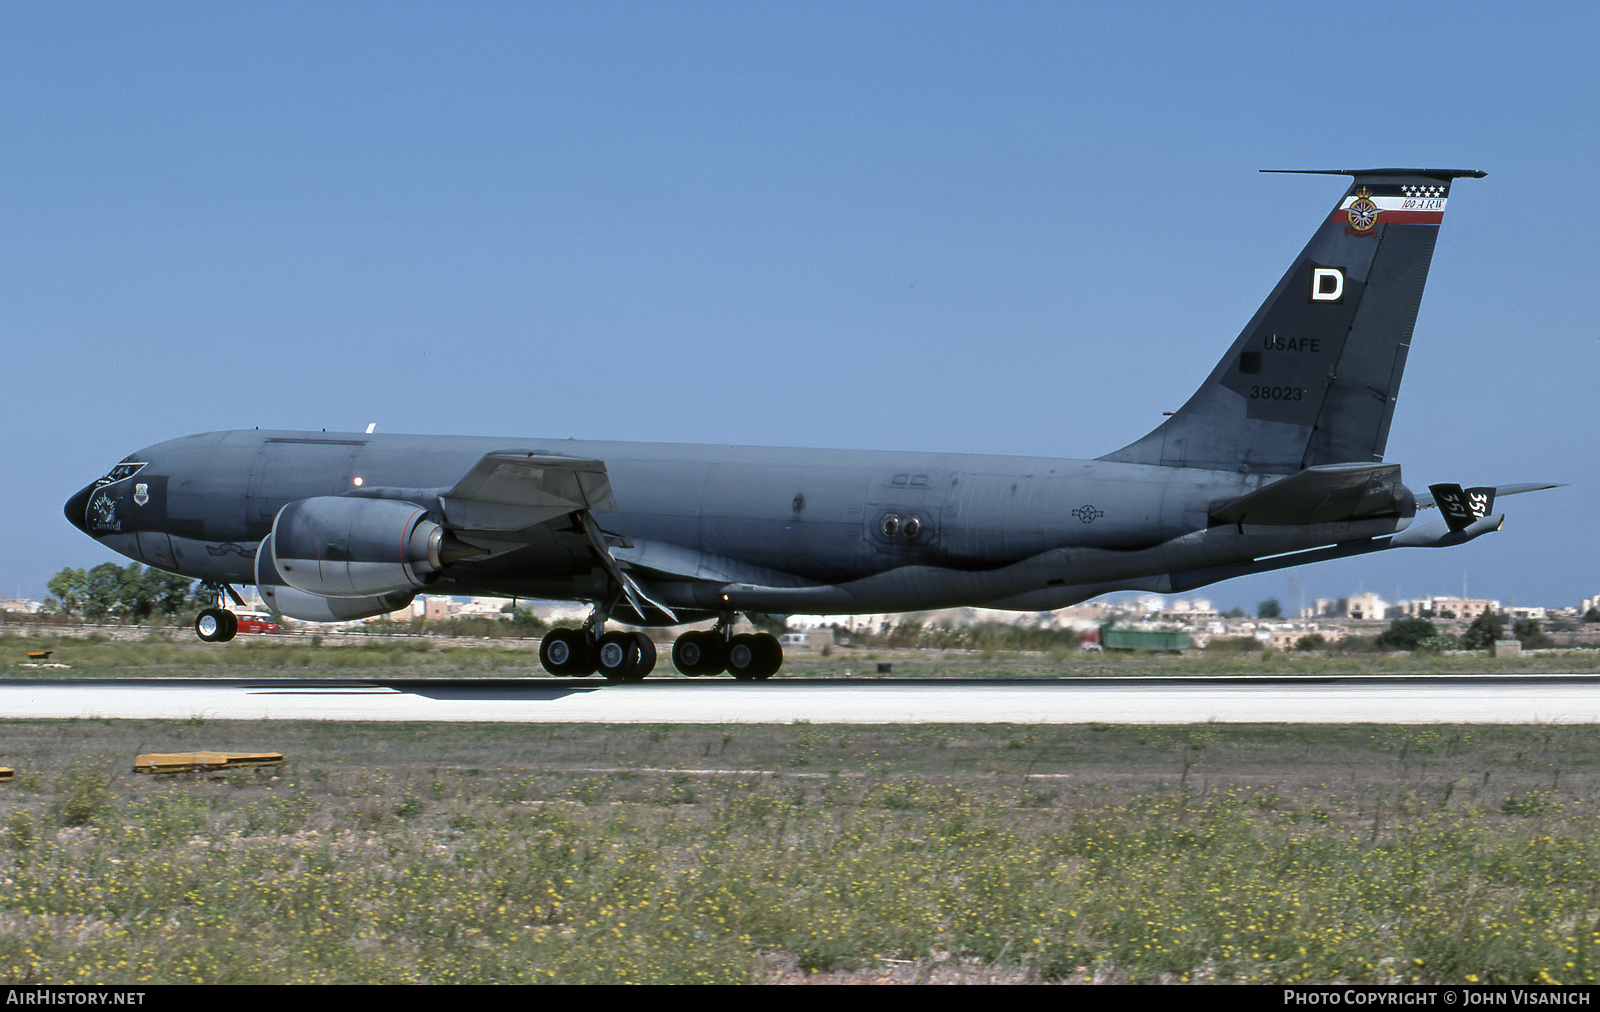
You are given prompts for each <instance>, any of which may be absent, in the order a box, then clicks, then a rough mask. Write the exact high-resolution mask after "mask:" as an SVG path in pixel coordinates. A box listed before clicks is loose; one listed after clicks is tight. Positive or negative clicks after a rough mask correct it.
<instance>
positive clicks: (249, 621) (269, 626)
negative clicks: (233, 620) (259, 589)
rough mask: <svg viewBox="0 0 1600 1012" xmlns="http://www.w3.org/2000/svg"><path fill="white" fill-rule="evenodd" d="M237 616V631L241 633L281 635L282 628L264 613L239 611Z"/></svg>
mask: <svg viewBox="0 0 1600 1012" xmlns="http://www.w3.org/2000/svg"><path fill="white" fill-rule="evenodd" d="M238 615H239V631H240V632H242V633H281V632H283V626H281V625H279V624H278V623H276V622H274V621H273V620H272V616H271V615H269V614H267V613H266V612H264V611H241V612H239V613H238Z"/></svg>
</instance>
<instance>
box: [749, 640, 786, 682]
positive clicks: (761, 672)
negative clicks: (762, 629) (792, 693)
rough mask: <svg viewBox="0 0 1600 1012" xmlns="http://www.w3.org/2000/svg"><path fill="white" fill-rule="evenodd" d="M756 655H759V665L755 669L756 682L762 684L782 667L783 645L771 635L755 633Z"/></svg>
mask: <svg viewBox="0 0 1600 1012" xmlns="http://www.w3.org/2000/svg"><path fill="white" fill-rule="evenodd" d="M754 638H755V641H756V648H757V653H758V654H759V655H760V659H761V664H760V666H759V667H757V668H756V674H755V677H756V680H757V681H760V682H764V681H766V680H767V679H769V678H771V677H772V676H773V675H775V674H777V673H778V669H779V668H781V667H783V644H782V643H779V642H778V637H776V636H774V635H772V634H771V633H757V634H756V635H755V637H754Z"/></svg>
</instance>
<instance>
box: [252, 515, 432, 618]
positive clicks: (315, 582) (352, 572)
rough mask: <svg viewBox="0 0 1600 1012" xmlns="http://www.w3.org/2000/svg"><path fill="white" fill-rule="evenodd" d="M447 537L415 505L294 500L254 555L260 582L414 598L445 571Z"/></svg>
mask: <svg viewBox="0 0 1600 1012" xmlns="http://www.w3.org/2000/svg"><path fill="white" fill-rule="evenodd" d="M444 537H445V532H444V528H443V527H441V526H440V525H439V524H438V523H436V522H435V521H433V520H430V519H428V511H427V510H425V509H423V508H422V507H420V506H418V505H416V504H415V503H409V502H400V501H397V500H394V499H346V498H342V497H338V496H318V497H316V498H312V499H297V500H295V501H294V502H291V503H289V504H288V505H287V506H285V507H284V508H283V509H281V510H279V511H278V516H277V519H275V520H274V521H273V522H272V533H271V535H269V536H268V537H267V538H266V540H265V541H263V542H262V548H263V549H265V551H258V552H257V553H256V566H257V570H258V572H257V576H258V580H257V583H258V584H266V585H268V586H271V585H274V584H277V585H287V586H289V587H291V588H293V589H295V590H299V591H303V592H305V593H307V594H312V595H315V596H317V597H324V598H374V599H375V598H381V597H385V596H388V595H411V594H415V593H416V592H417V591H418V590H420V589H421V588H422V586H423V584H424V583H425V582H426V578H427V577H428V576H429V575H430V574H433V573H437V572H438V571H439V570H441V569H443V568H444V560H442V559H441V558H440V549H441V548H442V547H443V545H444ZM262 555H268V556H270V558H269V559H266V560H263V559H262V558H261V556H262ZM264 562H271V564H272V566H273V568H274V570H275V571H276V572H275V574H272V573H265V572H261V571H260V570H261V568H262V566H263V563H264ZM273 575H276V576H277V577H278V579H272V578H271V577H272V576H273ZM263 577H264V578H265V579H261V578H263ZM385 610H393V608H392V607H391V608H387V609H385ZM284 614H288V612H284Z"/></svg>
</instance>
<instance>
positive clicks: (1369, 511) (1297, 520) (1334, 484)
mask: <svg viewBox="0 0 1600 1012" xmlns="http://www.w3.org/2000/svg"><path fill="white" fill-rule="evenodd" d="M1404 489H1405V486H1403V485H1401V484H1400V465H1399V464H1323V465H1320V466H1317V467H1308V468H1305V469H1304V470H1302V471H1297V472H1296V473H1294V474H1291V475H1289V477H1287V478H1284V479H1282V480H1281V481H1275V482H1273V483H1272V484H1270V485H1264V486H1262V487H1261V488H1258V489H1256V490H1255V491H1254V492H1251V493H1250V494H1249V495H1246V496H1243V497H1241V498H1239V499H1235V500H1234V501H1232V502H1230V503H1228V504H1227V505H1225V506H1222V507H1221V508H1219V509H1215V510H1212V511H1211V522H1212V523H1213V524H1269V525H1279V526H1283V525H1293V524H1328V523H1339V522H1341V521H1344V520H1354V519H1356V518H1358V517H1376V516H1389V515H1398V514H1399V513H1400V512H1401V507H1402V505H1403V504H1404V498H1405V491H1404Z"/></svg>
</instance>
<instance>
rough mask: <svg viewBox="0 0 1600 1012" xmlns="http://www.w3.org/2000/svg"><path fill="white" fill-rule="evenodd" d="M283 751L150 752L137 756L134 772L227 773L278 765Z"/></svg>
mask: <svg viewBox="0 0 1600 1012" xmlns="http://www.w3.org/2000/svg"><path fill="white" fill-rule="evenodd" d="M281 762H283V753H282V752H151V753H147V754H145V755H140V756H135V757H134V759H133V770H134V772H135V773H185V772H189V771H191V770H225V769H234V768H236V767H240V766H276V765H277V764H278V763H281Z"/></svg>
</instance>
